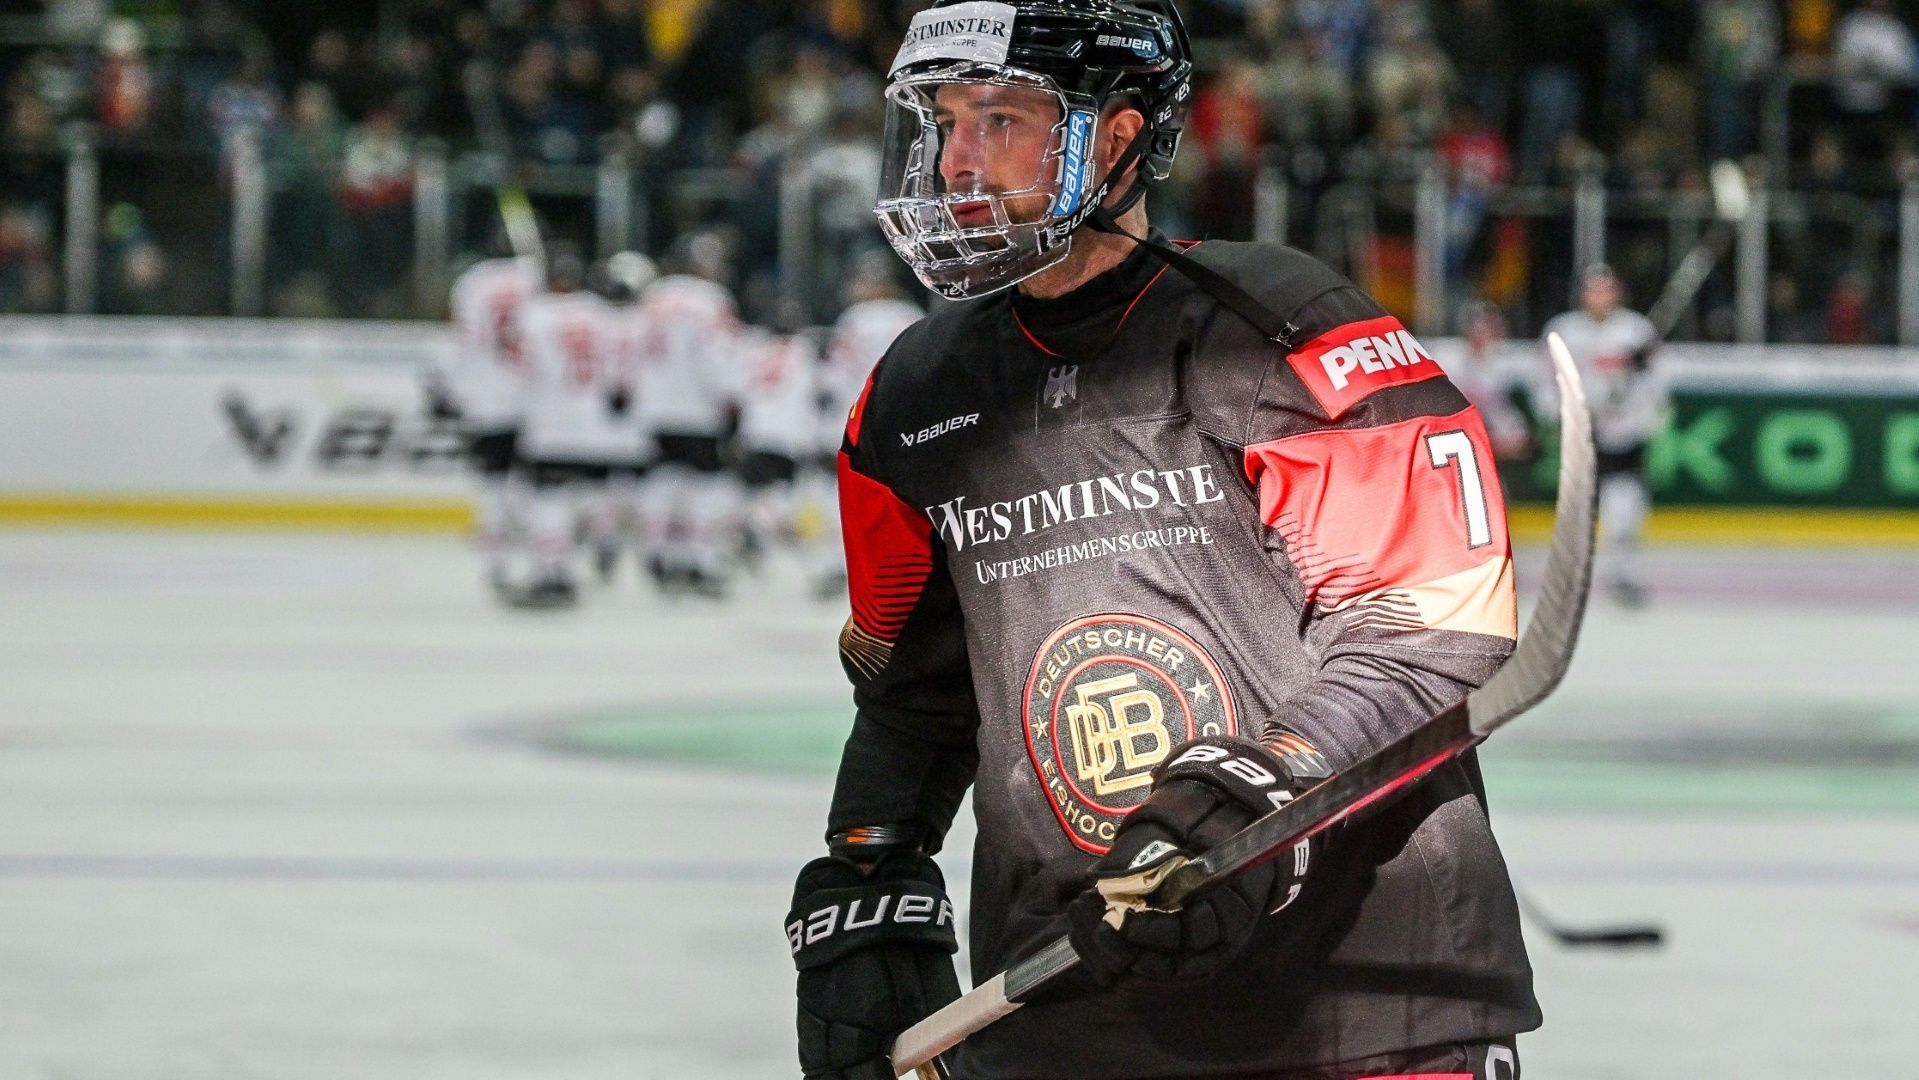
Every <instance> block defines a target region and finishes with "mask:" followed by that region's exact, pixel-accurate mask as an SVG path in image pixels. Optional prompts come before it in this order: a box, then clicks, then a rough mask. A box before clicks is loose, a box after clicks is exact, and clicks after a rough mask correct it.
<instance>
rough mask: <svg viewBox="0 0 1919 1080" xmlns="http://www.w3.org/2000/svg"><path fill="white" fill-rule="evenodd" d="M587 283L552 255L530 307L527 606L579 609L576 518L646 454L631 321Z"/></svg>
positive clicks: (524, 450) (576, 267) (561, 255)
mask: <svg viewBox="0 0 1919 1080" xmlns="http://www.w3.org/2000/svg"><path fill="white" fill-rule="evenodd" d="M586 277H587V274H586V267H585V265H584V264H583V262H582V261H581V260H580V258H579V256H578V255H577V254H575V253H573V252H571V251H567V250H564V249H561V250H557V251H556V252H555V253H554V255H553V257H552V260H551V263H550V265H549V268H548V272H547V292H546V293H545V294H543V295H541V296H539V297H536V298H535V299H533V300H532V301H530V302H529V303H528V304H527V307H526V319H525V328H526V353H527V361H528V364H529V366H530V369H531V370H530V393H529V395H528V399H527V410H526V424H525V427H524V429H523V430H522V432H521V438H520V443H521V457H522V458H523V459H524V460H525V461H526V464H527V469H528V472H529V474H530V476H531V478H532V483H533V494H532V501H531V502H532V505H531V510H530V512H529V514H528V525H529V531H530V532H531V534H532V538H533V550H534V557H535V560H536V564H537V573H536V576H535V578H534V581H533V583H532V584H531V585H530V586H529V587H528V588H527V589H526V590H525V591H524V592H522V593H521V594H520V596H519V597H518V602H519V604H520V605H521V606H525V607H539V608H549V607H565V606H569V605H571V604H573V603H574V602H575V601H576V599H577V597H578V593H577V586H576V585H575V583H574V578H573V568H572V564H573V561H574V557H575V555H576V554H577V546H578V539H577V538H578V535H579V534H578V530H577V528H576V526H577V524H578V522H579V520H580V516H581V514H582V512H585V513H587V514H588V516H589V517H592V516H593V514H594V512H595V511H599V510H601V509H602V508H604V507H605V506H606V503H607V498H606V487H607V482H608V480H609V478H610V477H611V476H612V475H613V474H614V473H615V472H635V471H637V470H639V469H640V468H642V467H643V465H644V462H645V460H646V459H647V458H648V457H650V454H651V449H652V448H651V446H650V445H649V444H648V442H647V440H646V438H645V434H644V432H643V431H642V430H641V429H640V428H638V427H636V426H635V424H633V423H632V422H631V420H630V419H629V416H630V414H631V406H630V401H631V393H632V391H631V383H632V381H633V380H632V376H631V374H630V372H631V368H632V365H633V362H634V360H633V351H634V342H633V335H632V334H631V333H630V326H631V324H630V321H629V320H628V319H626V318H624V317H622V313H621V312H620V310H619V309H618V308H617V307H616V306H615V305H614V304H613V303H610V302H609V301H608V300H607V299H606V298H605V297H603V296H600V295H598V294H596V293H594V292H592V291H589V290H588V289H587V288H586V287H585V286H586Z"/></svg>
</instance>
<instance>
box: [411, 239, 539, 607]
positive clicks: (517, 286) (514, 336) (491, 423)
mask: <svg viewBox="0 0 1919 1080" xmlns="http://www.w3.org/2000/svg"><path fill="white" fill-rule="evenodd" d="M542 276H543V275H542V271H541V268H540V265H539V263H538V262H537V261H535V260H532V259H521V258H498V259H485V260H482V261H481V262H478V263H475V264H474V265H473V266H472V267H471V268H469V269H468V270H467V271H466V272H465V273H463V274H461V275H460V277H459V279H458V280H456V281H455V282H454V284H453V293H452V300H451V304H450V306H451V308H452V312H453V328H454V351H453V354H452V356H451V364H450V365H449V368H448V370H447V371H446V373H445V375H444V377H443V379H441V380H440V382H439V385H438V386H437V387H436V388H435V389H436V390H438V391H439V392H440V394H441V395H443V397H442V399H441V400H440V401H439V402H438V403H437V409H438V410H439V411H441V412H442V413H453V412H457V414H458V416H459V419H460V421H461V425H462V430H463V432H464V433H465V435H466V439H467V446H468V452H469V454H470V455H471V457H472V460H473V467H474V470H475V471H476V472H477V473H478V475H479V488H480V489H479V499H478V502H477V515H476V516H477V519H478V521H477V524H478V528H477V530H476V537H477V541H478V546H479V549H480V557H481V561H482V565H483V568H484V571H485V574H486V577H487V580H488V582H489V583H490V584H491V585H492V586H493V588H494V590H495V591H496V592H498V593H501V594H504V593H505V591H506V590H507V589H508V588H509V587H510V570H509V566H508V562H509V559H510V558H511V555H512V546H513V541H514V537H515V535H516V533H517V532H518V531H519V525H518V522H517V521H516V520H515V519H516V514H515V509H516V505H517V504H518V503H520V502H523V501H524V497H525V496H524V492H523V491H521V490H520V486H519V485H518V484H517V483H516V482H515V481H514V461H515V458H516V455H517V449H518V442H519V434H520V422H521V418H522V415H523V413H524V410H525V407H526V392H527V383H526V371H527V368H526V353H525V348H524V345H523V343H522V340H521V328H520V319H521V315H522V313H523V309H524V308H525V305H526V302H527V300H528V299H529V298H531V297H532V296H533V295H534V294H536V293H538V292H539V291H540V287H541V279H542Z"/></svg>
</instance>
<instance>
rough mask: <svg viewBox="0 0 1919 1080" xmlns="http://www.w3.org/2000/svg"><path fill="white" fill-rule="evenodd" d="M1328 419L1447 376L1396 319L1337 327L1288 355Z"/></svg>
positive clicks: (1288, 358)
mask: <svg viewBox="0 0 1919 1080" xmlns="http://www.w3.org/2000/svg"><path fill="white" fill-rule="evenodd" d="M1287 361H1288V362H1289V363H1291V364H1292V365H1293V370H1294V371H1296V372H1298V374H1299V378H1300V381H1301V382H1304V383H1305V384H1306V388H1307V389H1308V390H1310V391H1312V395H1313V398H1314V400H1316V401H1318V402H1319V405H1320V408H1322V409H1324V410H1325V411H1326V418H1327V419H1328V420H1338V419H1339V418H1340V417H1342V416H1344V415H1346V414H1347V413H1348V412H1351V411H1352V409H1353V406H1355V405H1358V404H1359V403H1360V402H1362V401H1364V400H1366V399H1367V398H1369V397H1371V396H1372V395H1374V394H1376V393H1378V392H1379V391H1381V390H1384V389H1386V388H1388V387H1392V386H1403V385H1406V384H1407V383H1416V382H1423V381H1425V380H1427V379H1435V378H1438V377H1439V376H1441V375H1444V374H1445V372H1444V371H1443V370H1442V369H1441V368H1440V366H1439V363H1438V362H1437V361H1436V360H1434V359H1433V354H1432V353H1431V352H1428V351H1427V349H1426V347H1425V346H1424V345H1422V344H1420V342H1419V339H1418V338H1415V337H1414V336H1413V335H1412V333H1411V332H1410V331H1408V330H1407V329H1406V327H1405V325H1404V324H1402V323H1401V322H1400V321H1399V320H1398V319H1396V318H1393V317H1392V316H1390V315H1385V316H1381V317H1379V318H1376V319H1364V320H1361V321H1358V322H1349V323H1345V324H1342V325H1340V326H1337V327H1334V328H1333V329H1331V330H1328V331H1326V332H1325V333H1323V334H1321V335H1319V336H1318V337H1316V338H1314V339H1312V340H1311V341H1308V342H1306V343H1305V344H1304V345H1301V346H1299V347H1298V348H1296V349H1294V350H1293V351H1292V353H1291V355H1289V356H1288V357H1287Z"/></svg>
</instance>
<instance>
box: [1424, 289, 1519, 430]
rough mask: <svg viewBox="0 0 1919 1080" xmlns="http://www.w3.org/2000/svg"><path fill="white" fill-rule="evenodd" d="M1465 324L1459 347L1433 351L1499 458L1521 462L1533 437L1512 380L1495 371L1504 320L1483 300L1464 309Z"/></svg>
mask: <svg viewBox="0 0 1919 1080" xmlns="http://www.w3.org/2000/svg"><path fill="white" fill-rule="evenodd" d="M1465 323H1466V325H1465V334H1464V336H1462V337H1461V338H1460V339H1459V340H1458V341H1457V342H1444V343H1440V344H1438V345H1436V346H1435V348H1436V349H1439V350H1443V351H1442V352H1441V355H1440V362H1441V366H1443V367H1444V368H1445V369H1446V374H1447V375H1449V376H1451V377H1452V380H1453V384H1454V385H1456V386H1458V387H1459V392H1460V393H1462V394H1465V395H1466V400H1467V401H1470V402H1472V404H1473V407H1474V408H1476V409H1478V410H1479V414H1480V417H1481V418H1482V419H1484V420H1485V421H1486V433H1487V434H1488V435H1490V436H1491V437H1492V441H1493V452H1494V453H1495V454H1496V455H1497V456H1498V457H1499V459H1500V460H1502V461H1511V460H1514V459H1517V458H1522V457H1525V456H1526V455H1527V453H1528V452H1530V450H1531V448H1532V437H1531V434H1530V433H1529V431H1528V430H1527V425H1526V418H1525V416H1524V415H1522V414H1521V413H1520V411H1519V409H1518V407H1517V406H1515V405H1514V404H1513V402H1512V398H1511V392H1512V390H1513V388H1514V384H1515V380H1514V379H1513V378H1512V377H1511V375H1510V374H1509V373H1508V372H1505V371H1502V370H1500V368H1499V366H1498V361H1499V356H1500V351H1501V348H1502V347H1503V346H1504V345H1505V343H1506V316H1505V314H1504V313H1503V312H1501V311H1500V310H1499V307H1498V305H1496V304H1489V303H1485V302H1483V301H1481V302H1476V303H1474V304H1472V305H1471V306H1470V307H1468V308H1467V309H1466V318H1465Z"/></svg>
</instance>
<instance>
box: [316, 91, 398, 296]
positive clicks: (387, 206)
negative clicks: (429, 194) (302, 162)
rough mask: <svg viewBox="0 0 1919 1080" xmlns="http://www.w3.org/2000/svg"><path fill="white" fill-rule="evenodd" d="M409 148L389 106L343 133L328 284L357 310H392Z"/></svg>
mask: <svg viewBox="0 0 1919 1080" xmlns="http://www.w3.org/2000/svg"><path fill="white" fill-rule="evenodd" d="M412 203H413V151H412V148H411V147H410V146H409V145H408V143H407V139H406V135H405V132H404V131H403V130H402V129H401V126H400V116H399V113H398V112H397V111H396V110H394V109H393V108H392V107H391V106H385V107H381V108H376V109H374V110H373V111H372V112H370V113H368V114H367V117H366V119H365V120H363V121H361V122H360V123H358V124H356V125H354V126H353V128H352V129H351V130H349V131H348V132H347V135H346V154H345V158H344V160H343V162H342V164H341V169H340V212H341V220H340V223H341V229H340V240H341V241H342V243H343V244H344V249H343V250H342V251H341V252H340V253H339V254H340V256H341V259H340V262H339V266H340V267H341V268H342V269H345V268H348V267H350V272H347V273H344V274H336V275H335V277H334V288H335V291H336V293H337V294H338V297H339V300H340V304H341V307H342V308H343V309H344V310H345V311H346V312H348V313H350V314H353V315H359V316H366V315H382V316H388V317H391V316H396V315H398V314H400V312H401V310H402V309H403V306H404V305H403V302H402V299H401V297H400V295H399V286H400V285H401V284H402V281H403V278H404V275H405V272H406V267H407V264H408V259H409V256H410V255H411V250H410V241H411V234H412V228H411V226H412Z"/></svg>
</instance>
